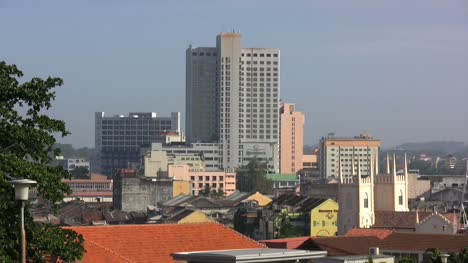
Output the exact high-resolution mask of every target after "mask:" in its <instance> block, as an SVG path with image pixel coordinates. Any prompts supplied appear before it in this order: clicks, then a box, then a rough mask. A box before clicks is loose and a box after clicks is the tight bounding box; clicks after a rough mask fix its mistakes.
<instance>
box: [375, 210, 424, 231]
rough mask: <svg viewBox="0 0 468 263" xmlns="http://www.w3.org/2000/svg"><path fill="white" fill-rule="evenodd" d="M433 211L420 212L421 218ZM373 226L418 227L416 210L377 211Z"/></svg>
mask: <svg viewBox="0 0 468 263" xmlns="http://www.w3.org/2000/svg"><path fill="white" fill-rule="evenodd" d="M430 214H431V212H419V220H420V221H421V220H422V219H424V218H426V217H427V216H429V215H430ZM372 227H373V228H386V229H408V230H414V229H415V227H416V212H396V211H375V224H374V225H373V226H372Z"/></svg>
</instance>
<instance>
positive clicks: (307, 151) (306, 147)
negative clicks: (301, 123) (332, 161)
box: [304, 144, 318, 154]
mask: <svg viewBox="0 0 468 263" xmlns="http://www.w3.org/2000/svg"><path fill="white" fill-rule="evenodd" d="M315 148H318V144H315V145H304V154H312V152H313V150H314V149H315Z"/></svg>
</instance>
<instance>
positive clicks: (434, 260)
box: [423, 247, 468, 263]
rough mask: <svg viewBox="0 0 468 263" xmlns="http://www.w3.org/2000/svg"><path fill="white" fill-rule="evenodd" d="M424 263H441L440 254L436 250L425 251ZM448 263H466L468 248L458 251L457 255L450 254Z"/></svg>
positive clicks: (467, 262)
mask: <svg viewBox="0 0 468 263" xmlns="http://www.w3.org/2000/svg"><path fill="white" fill-rule="evenodd" d="M423 262H424V263H441V262H442V253H441V252H440V250H439V249H437V248H428V249H426V255H425V257H424V260H423ZM447 262H448V263H468V247H465V248H463V249H461V250H460V252H459V253H450V254H449V257H448V259H447Z"/></svg>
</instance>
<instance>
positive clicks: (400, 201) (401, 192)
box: [398, 190, 403, 205]
mask: <svg viewBox="0 0 468 263" xmlns="http://www.w3.org/2000/svg"><path fill="white" fill-rule="evenodd" d="M398 204H399V205H403V191H402V190H400V195H399V196H398Z"/></svg>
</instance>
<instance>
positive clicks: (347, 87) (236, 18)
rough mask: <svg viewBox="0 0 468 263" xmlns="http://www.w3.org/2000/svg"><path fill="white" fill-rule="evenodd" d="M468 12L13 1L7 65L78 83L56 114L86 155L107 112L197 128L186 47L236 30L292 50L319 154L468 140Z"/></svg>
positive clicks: (291, 68)
mask: <svg viewBox="0 0 468 263" xmlns="http://www.w3.org/2000/svg"><path fill="white" fill-rule="evenodd" d="M247 7H248V8H247ZM467 14H468V4H467V3H466V2H465V1H436V0H434V1H412V2H407V1H386V2H383V1H379V2H376V1H352V2H351V1H350V2H344V1H343V2H340V3H337V2H330V1H297V2H294V5H292V4H291V2H289V1H160V2H157V3H153V2H151V1H140V2H137V3H134V2H125V1H113V2H108V1H101V2H92V1H82V2H79V3H78V2H73V3H66V4H65V3H63V2H61V1H50V0H48V1H41V2H40V3H38V2H32V1H31V2H29V1H17V2H11V3H10V2H9V3H6V2H0V25H2V26H1V27H0V36H1V41H0V60H5V61H6V62H7V63H8V64H16V65H17V66H18V67H19V68H20V69H21V70H22V71H23V72H24V73H25V79H28V78H31V77H33V76H39V77H47V76H49V75H50V76H56V77H61V78H63V79H64V83H65V84H64V86H63V87H59V88H58V89H57V98H56V101H55V102H54V104H53V108H52V111H51V114H52V116H53V117H55V118H58V119H62V120H65V122H66V123H67V127H68V129H69V130H70V131H71V132H72V134H71V135H70V136H68V137H66V138H65V139H59V142H64V143H72V144H74V145H75V146H88V147H89V146H91V147H93V146H94V112H95V111H105V112H109V113H112V114H127V113H128V112H130V111H132V112H137V111H153V112H157V113H158V114H159V115H162V116H168V115H169V113H170V112H171V111H180V112H181V113H182V118H184V116H185V49H186V48H187V47H188V46H189V45H190V44H192V45H194V46H215V44H216V43H215V37H216V35H217V34H218V33H220V32H221V31H223V30H224V31H230V30H231V29H236V30H240V31H241V33H242V35H243V46H246V47H270V48H279V49H280V50H281V98H282V100H283V101H284V102H291V103H295V104H296V106H297V109H298V110H299V111H302V112H303V113H304V114H305V117H306V124H305V132H304V141H305V143H306V144H316V143H318V140H319V139H320V137H322V136H325V135H326V134H327V133H328V132H331V131H333V132H335V133H336V134H337V136H354V135H358V134H359V133H362V132H368V133H370V134H372V135H373V136H374V137H375V138H378V139H381V140H382V142H383V146H384V147H388V146H392V145H395V144H400V143H404V142H420V141H431V140H456V141H465V142H468V122H467V119H468V118H467V116H468V107H467V106H466V104H467V103H466V100H467V99H468V50H467V49H468V24H467V21H466V17H467ZM182 123H184V121H182Z"/></svg>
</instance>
